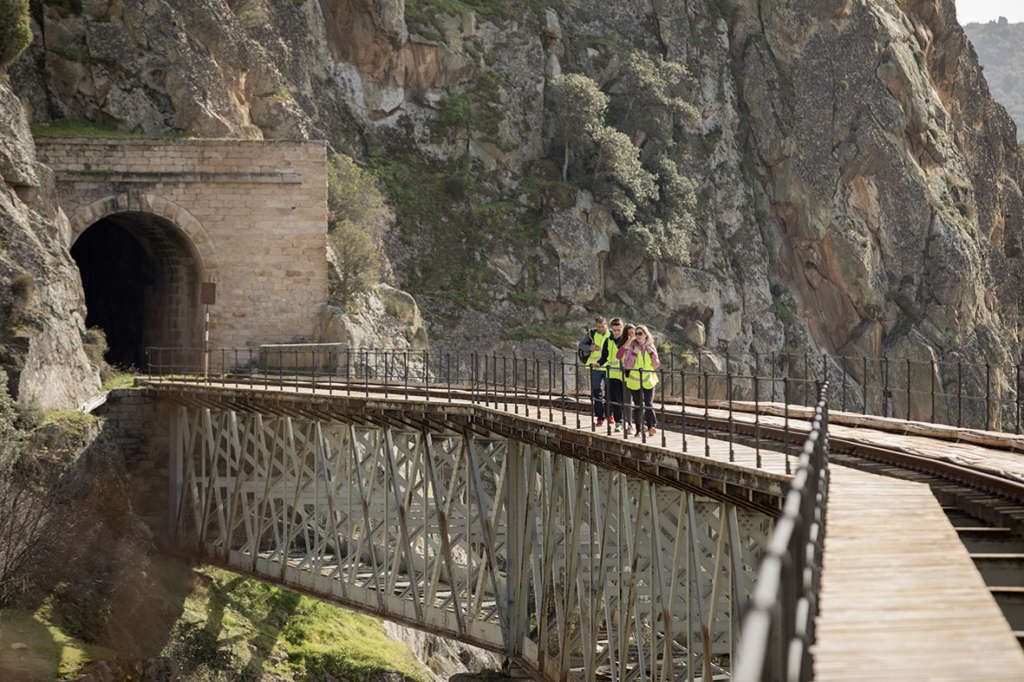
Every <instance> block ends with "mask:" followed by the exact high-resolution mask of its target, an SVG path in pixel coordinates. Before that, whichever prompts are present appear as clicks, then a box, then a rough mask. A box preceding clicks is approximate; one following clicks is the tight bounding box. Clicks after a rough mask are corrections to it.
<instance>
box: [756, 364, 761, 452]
mask: <svg viewBox="0 0 1024 682" xmlns="http://www.w3.org/2000/svg"><path fill="white" fill-rule="evenodd" d="M758 381H759V379H758V376H757V372H756V371H755V372H754V456H755V457H756V463H755V466H756V468H758V469H760V468H761V399H760V398H759V397H758V392H759V391H758V388H759V386H758V383H757V382H758Z"/></svg>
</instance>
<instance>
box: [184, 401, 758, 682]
mask: <svg viewBox="0 0 1024 682" xmlns="http://www.w3.org/2000/svg"><path fill="white" fill-rule="evenodd" d="M171 429H172V432H171V443H172V466H171V487H172V490H171V492H172V495H171V500H172V501H171V507H172V508H171V510H170V512H171V519H172V530H173V532H174V533H175V536H176V537H177V539H178V542H179V543H180V544H181V545H182V546H183V547H186V548H191V549H194V550H198V551H200V552H202V553H203V554H205V555H206V556H207V557H210V558H212V559H214V560H216V561H218V562H220V563H222V564H224V565H226V566H229V567H234V568H237V569H240V570H243V571H245V572H248V573H253V574H256V575H259V576H264V577H266V578H269V579H272V580H275V581H279V582H281V583H283V584H285V585H290V586H293V587H295V588H300V589H303V590H305V591H308V592H310V593H313V594H316V595H320V596H322V597H324V598H327V599H332V600H335V601H339V602H341V603H344V604H348V605H351V606H354V607H357V608H362V609H365V610H367V611H370V612H373V613H376V614H379V615H381V616H383V617H387V618H392V619H396V620H399V621H402V622H405V623H408V624H411V625H414V626H417V627H421V628H423V629H426V630H428V631H432V632H436V633H439V634H442V635H446V636H451V637H456V638H459V639H463V640H464V641H468V642H471V643H475V644H480V645H485V646H488V647H490V648H492V649H494V650H497V651H501V652H504V653H505V654H506V655H508V656H509V657H512V658H516V659H518V660H520V661H522V662H524V663H526V664H527V665H529V666H531V667H533V668H534V669H535V670H537V671H538V672H540V673H541V674H543V676H544V677H545V678H548V679H565V678H569V677H571V678H576V679H587V680H594V679H598V678H601V679H611V680H615V681H618V680H622V681H623V682H626V681H628V680H634V679H636V680H652V682H653V681H654V680H670V679H673V680H674V679H701V678H704V679H706V678H707V675H708V673H712V674H713V675H715V677H716V678H720V676H721V675H723V674H724V673H725V672H726V671H725V670H724V669H722V668H721V667H720V666H719V665H718V664H720V663H721V664H722V665H724V666H726V667H727V663H728V661H729V660H731V655H730V654H731V652H732V651H733V650H735V646H736V637H737V633H738V629H739V613H738V608H741V606H742V602H743V600H744V599H745V597H746V595H748V594H749V593H750V590H751V587H752V581H753V577H754V574H755V571H756V567H757V565H758V562H759V560H760V556H761V554H762V552H763V549H764V547H765V546H766V544H767V539H768V537H769V536H770V532H771V520H770V519H769V518H768V517H767V516H764V515H763V514H760V513H757V512H751V511H747V510H744V509H738V508H736V507H735V506H732V505H729V504H723V503H720V502H717V501H713V500H711V499H707V498H701V497H698V496H694V495H692V494H690V493H685V492H683V491H680V490H678V489H675V488H673V487H670V486H666V485H660V484H657V483H651V482H650V481H647V480H643V479H640V478H633V477H630V476H629V475H628V474H624V473H620V472H617V471H612V470H605V469H602V468H600V467H598V466H596V465H594V464H590V463H586V462H581V461H579V460H575V459H572V458H569V457H565V456H563V455H559V454H555V453H552V452H549V451H547V450H541V449H538V448H536V447H532V446H531V445H529V444H524V443H518V442H515V441H509V440H506V439H503V438H488V437H482V436H480V435H478V434H475V433H472V432H470V431H465V432H464V433H462V434H459V435H452V433H451V432H446V433H443V434H438V433H431V432H429V431H413V430H399V429H394V428H390V427H375V426H359V425H354V424H350V423H344V422H321V421H307V420H300V419H294V418H291V417H264V416H262V415H259V414H251V413H244V412H233V411H227V410H225V411H211V410H209V409H200V408H187V407H179V408H178V410H177V412H176V414H175V418H174V419H173V420H172V427H171ZM737 595H738V599H737V598H736V597H737Z"/></svg>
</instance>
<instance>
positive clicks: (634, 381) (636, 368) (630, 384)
mask: <svg viewBox="0 0 1024 682" xmlns="http://www.w3.org/2000/svg"><path fill="white" fill-rule="evenodd" d="M641 370H643V371H641ZM640 375H643V379H642V380H641V376H640ZM657 385H658V375H657V374H655V372H654V358H653V357H652V355H651V354H650V352H648V351H645V350H642V351H640V352H639V353H637V356H636V362H634V363H633V369H631V370H629V371H628V372H627V373H626V388H628V389H629V390H631V391H638V390H640V387H641V386H643V387H644V388H654V387H655V386H657Z"/></svg>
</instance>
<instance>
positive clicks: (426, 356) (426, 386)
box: [423, 350, 430, 403]
mask: <svg viewBox="0 0 1024 682" xmlns="http://www.w3.org/2000/svg"><path fill="white" fill-rule="evenodd" d="M423 395H424V396H425V397H426V399H427V402H428V403H429V402H430V351H429V350H425V351H423Z"/></svg>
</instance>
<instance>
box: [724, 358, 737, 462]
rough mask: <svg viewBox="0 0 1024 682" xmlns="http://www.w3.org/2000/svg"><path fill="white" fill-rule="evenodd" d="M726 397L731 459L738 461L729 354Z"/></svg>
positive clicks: (726, 366) (726, 371)
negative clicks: (735, 448) (734, 436)
mask: <svg viewBox="0 0 1024 682" xmlns="http://www.w3.org/2000/svg"><path fill="white" fill-rule="evenodd" d="M725 397H726V399H727V401H728V404H729V461H730V462H735V461H736V451H735V450H734V449H733V440H734V438H733V422H732V367H730V365H729V354H728V353H726V354H725Z"/></svg>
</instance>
